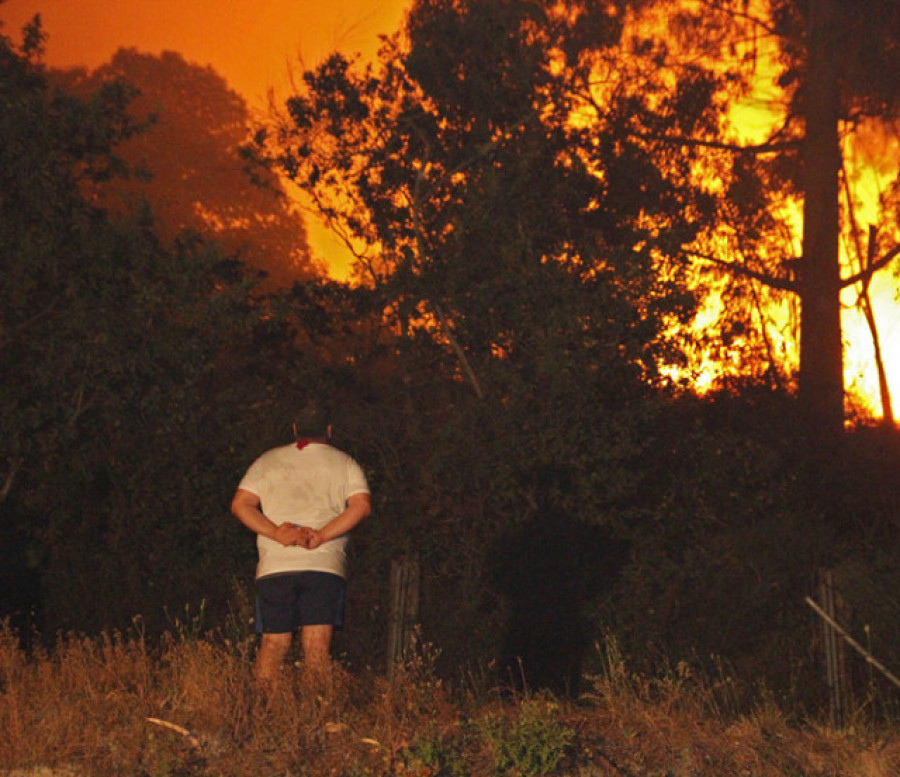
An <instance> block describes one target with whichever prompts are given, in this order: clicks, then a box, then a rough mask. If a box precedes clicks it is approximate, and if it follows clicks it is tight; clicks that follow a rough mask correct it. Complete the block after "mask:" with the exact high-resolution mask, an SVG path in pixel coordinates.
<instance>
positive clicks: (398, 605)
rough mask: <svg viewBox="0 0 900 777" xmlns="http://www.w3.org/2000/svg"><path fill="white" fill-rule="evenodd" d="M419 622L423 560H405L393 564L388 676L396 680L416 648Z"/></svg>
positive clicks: (398, 560) (414, 558) (414, 557)
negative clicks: (396, 671)
mask: <svg viewBox="0 0 900 777" xmlns="http://www.w3.org/2000/svg"><path fill="white" fill-rule="evenodd" d="M418 619H419V559H418V556H416V555H412V556H404V557H403V558H400V559H395V560H394V561H392V562H391V612H390V620H389V622H388V649H387V674H388V679H393V677H394V669H395V667H396V666H397V664H398V663H399V662H401V661H403V660H404V659H405V658H406V656H407V655H408V653H409V649H410V648H411V647H412V644H413V640H414V637H415V629H416V625H417V623H418Z"/></svg>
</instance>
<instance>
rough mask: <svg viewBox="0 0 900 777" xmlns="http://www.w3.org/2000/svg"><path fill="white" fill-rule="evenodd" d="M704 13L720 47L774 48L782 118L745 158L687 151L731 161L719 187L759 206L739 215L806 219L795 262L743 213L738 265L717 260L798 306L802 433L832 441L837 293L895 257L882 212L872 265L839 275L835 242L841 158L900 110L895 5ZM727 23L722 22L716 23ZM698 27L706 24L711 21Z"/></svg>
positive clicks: (838, 388) (768, 227)
mask: <svg viewBox="0 0 900 777" xmlns="http://www.w3.org/2000/svg"><path fill="white" fill-rule="evenodd" d="M748 9H749V10H748ZM708 11H713V12H715V13H713V14H711V15H712V17H713V18H714V19H717V20H718V21H717V22H713V26H715V25H716V24H720V23H721V24H722V25H724V28H725V30H726V33H725V34H723V33H722V27H720V28H719V33H720V36H721V37H719V38H717V40H720V41H722V42H723V43H724V44H726V45H730V46H735V45H740V44H739V43H736V41H737V42H739V41H741V40H744V41H747V40H751V41H759V40H770V39H772V38H775V39H776V40H777V41H778V49H779V52H780V63H779V65H780V68H779V72H778V74H777V79H778V83H779V85H780V87H781V88H782V89H783V90H784V91H783V94H784V97H785V102H784V106H783V116H782V120H781V122H780V123H779V124H778V126H777V127H776V128H775V130H774V131H773V133H772V134H771V136H770V137H769V138H768V139H767V140H765V141H763V142H761V143H758V144H755V145H754V146H752V147H747V146H741V145H737V144H736V145H729V143H728V141H727V139H724V138H718V139H716V138H712V139H710V138H707V139H705V140H704V139H703V138H693V139H690V140H689V141H687V142H692V143H695V142H701V143H703V142H708V143H709V146H710V147H714V148H716V149H717V150H718V151H721V150H723V149H730V151H731V152H733V154H734V156H733V157H732V158H733V162H732V172H731V174H730V175H726V176H724V181H725V182H726V186H727V189H726V191H727V196H728V197H731V196H732V195H733V194H734V193H736V192H737V193H740V192H741V191H743V192H747V191H751V190H753V191H754V198H753V199H752V200H750V201H749V202H745V205H744V207H745V208H747V205H748V204H749V203H752V205H750V208H751V209H753V210H755V211H757V212H760V211H762V212H765V211H768V213H769V214H776V213H779V212H780V213H785V212H786V211H787V210H788V207H787V204H788V203H790V202H797V201H799V203H800V207H801V208H802V220H803V226H802V236H801V250H800V255H799V256H794V255H790V254H788V255H786V254H785V250H786V249H785V248H782V249H781V250H778V249H777V248H775V246H776V245H777V242H778V241H777V233H778V232H782V233H784V232H789V231H790V230H789V229H786V228H785V225H784V221H783V220H781V219H778V218H776V219H772V218H769V219H768V223H765V221H761V220H760V219H759V218H756V217H751V218H747V215H748V212H747V210H745V211H744V213H743V216H744V218H743V220H742V221H741V222H740V223H737V222H735V221H734V220H732V219H729V220H728V226H729V227H733V228H735V230H736V232H737V235H738V236H737V237H736V241H737V243H739V244H741V245H740V249H739V251H738V252H737V255H743V257H744V258H742V259H739V260H737V261H730V260H726V259H723V258H722V257H721V256H719V257H718V258H716V259H714V261H715V262H716V263H717V264H719V266H724V267H728V269H730V270H731V271H733V272H734V273H736V275H737V276H739V277H742V278H745V279H752V280H755V281H759V282H762V283H764V284H766V285H768V286H769V287H771V288H773V289H776V290H780V291H782V292H787V293H789V294H794V295H796V296H797V298H798V299H799V301H800V308H801V312H800V315H801V319H800V368H799V376H798V378H799V396H800V398H801V400H802V403H801V406H802V407H803V408H804V412H805V413H806V415H807V420H808V425H807V429H808V431H810V432H813V433H819V432H823V433H825V434H826V435H827V436H830V437H834V436H835V435H836V434H839V433H840V431H841V430H842V429H843V423H844V384H843V355H842V352H843V342H842V334H841V299H840V295H841V291H842V289H844V288H847V287H849V286H852V285H854V284H855V283H859V282H863V283H867V282H868V280H869V279H871V277H872V275H873V274H874V273H875V272H877V271H878V270H880V269H881V268H883V267H885V266H887V265H888V264H889V263H890V262H891V261H892V260H893V259H894V258H895V257H896V255H897V254H898V253H900V244H898V242H897V241H898V235H897V231H896V225H894V224H891V223H890V221H889V218H888V214H887V213H886V212H883V214H882V218H883V219H888V220H887V221H885V222H884V223H882V224H879V225H878V229H877V238H878V244H877V246H876V245H875V243H873V244H872V246H871V249H866V251H865V253H864V254H863V252H860V253H861V254H862V255H863V256H867V257H868V262H866V263H864V266H863V267H862V269H860V271H859V272H850V273H845V274H843V275H842V264H841V258H840V251H839V247H840V241H841V239H842V238H844V239H848V240H850V239H852V238H851V237H850V235H851V233H852V231H853V229H855V228H856V227H854V226H853V225H852V224H851V221H852V218H853V213H854V202H853V198H852V194H851V187H850V186H849V181H847V180H846V176H847V166H846V164H845V161H844V159H845V157H844V149H845V148H846V147H847V146H848V144H849V143H851V142H852V140H853V136H854V133H856V132H857V131H858V129H859V128H860V127H862V126H863V125H864V124H865V123H866V122H870V121H878V122H882V121H890V120H892V119H893V118H894V117H895V116H896V113H897V110H898V107H900V106H898V103H897V101H896V98H895V95H896V84H897V81H898V79H900V71H898V69H897V68H896V67H895V66H894V58H893V57H892V56H891V55H890V53H889V52H890V50H891V48H892V47H894V46H896V43H897V41H898V40H900V13H898V9H897V6H896V4H895V3H892V2H881V0H876V1H875V2H873V3H869V4H867V5H866V10H865V12H864V13H861V12H860V8H859V6H858V5H857V4H855V3H851V2H844V0H810V2H808V3H801V2H793V1H792V0H773V2H770V3H768V4H765V5H763V4H757V5H755V6H754V5H750V6H748V4H747V3H733V4H725V5H724V6H723V5H721V4H710V3H701V4H700V12H701V13H705V12H708ZM722 12H724V16H722V15H718V16H717V15H716V14H721V13H722ZM751 12H755V13H756V15H753V14H752V13H751ZM694 24H695V25H700V24H703V25H709V24H710V21H709V15H708V16H707V18H706V19H705V21H704V22H700V21H695V22H694ZM745 51H749V53H751V54H752V55H753V56H752V57H751V60H750V61H751V62H753V63H758V62H759V61H760V60H759V59H757V55H759V54H760V49H758V48H756V46H755V45H754V46H751V47H750V48H748V49H745ZM749 74H750V75H751V76H754V75H756V74H755V73H754V72H751V73H749ZM671 139H672V140H675V141H676V142H678V141H677V139H675V138H671ZM682 140H684V139H682ZM895 175H896V172H895ZM842 176H844V178H845V186H843V187H842V186H841V185H840V181H841V178H842ZM889 188H890V187H889ZM842 191H843V192H845V193H846V195H847V196H845V197H844V198H842V196H841V194H842ZM734 204H736V203H732V204H731V205H730V206H729V207H731V208H732V209H733V207H734ZM761 228H762V229H761ZM767 236H768V237H767ZM773 236H776V239H775V240H774V241H773V240H772V237H773ZM766 243H768V245H767V246H766V247H765V248H763V247H762V246H764V244H766ZM787 250H789V249H787ZM767 257H768V258H767ZM861 259H862V256H861Z"/></svg>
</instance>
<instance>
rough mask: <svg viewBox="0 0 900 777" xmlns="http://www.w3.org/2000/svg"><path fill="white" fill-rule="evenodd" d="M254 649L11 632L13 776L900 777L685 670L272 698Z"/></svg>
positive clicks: (2, 766)
mask: <svg viewBox="0 0 900 777" xmlns="http://www.w3.org/2000/svg"><path fill="white" fill-rule="evenodd" d="M250 650H251V648H250V645H249V644H248V643H243V644H237V645H235V644H229V643H227V642H225V641H224V640H215V639H193V638H191V639H176V638H171V639H168V640H166V641H165V642H164V644H163V645H161V646H160V647H158V648H154V649H150V648H149V647H148V646H147V644H146V641H145V640H144V639H142V638H141V637H140V636H139V635H137V636H132V637H124V636H121V635H111V636H106V637H103V638H100V639H85V638H80V637H67V638H65V639H61V640H60V641H59V643H58V645H57V646H56V648H55V649H54V650H52V651H49V652H46V653H42V652H37V653H33V654H26V653H25V652H24V651H23V650H22V649H21V648H20V646H19V642H18V639H17V638H16V635H15V634H13V633H11V632H10V631H9V630H8V629H0V774H2V775H16V777H25V776H26V775H27V776H28V777H51V775H56V776H58V777H61V776H62V775H65V777H76V776H77V777H81V776H82V775H97V777H107V776H112V775H123V776H124V775H127V776H128V777H163V776H166V775H168V776H172V777H176V776H183V777H186V776H187V775H192V776H193V775H196V776H197V777H205V776H207V775H209V776H213V775H221V776H222V777H245V776H246V777H250V776H251V775H252V776H253V777H268V776H269V775H272V776H273V777H274V776H275V775H279V776H284V775H295V776H298V777H299V776H300V775H316V776H317V777H326V776H327V775H335V776H337V775H341V776H344V775H346V776H347V777H354V776H360V777H361V776H362V775H385V776H386V777H388V776H389V777H466V776H470V777H495V776H496V777H500V775H516V777H537V776H538V775H543V774H557V775H567V776H569V775H571V777H588V776H592V777H593V776H596V777H894V776H895V775H898V774H900V736H898V734H900V732H897V731H893V730H889V729H883V730H874V729H873V728H872V727H861V726H857V727H856V728H855V729H853V730H850V731H842V732H839V731H835V730H832V729H830V728H828V727H824V726H816V725H813V724H806V725H790V724H789V723H788V722H787V721H786V719H785V717H784V716H783V715H782V714H781V713H780V712H779V711H778V710H777V709H776V708H775V707H774V706H771V705H768V706H763V707H761V708H759V709H758V710H756V711H755V712H754V713H753V714H751V715H744V716H737V715H733V714H728V715H726V714H722V713H721V712H720V711H719V710H717V703H716V701H715V699H716V698H721V697H720V695H717V692H716V689H715V688H711V687H710V686H709V685H708V684H705V683H702V682H699V681H697V680H696V679H695V678H692V677H691V676H690V673H689V672H688V671H687V670H685V669H683V668H679V670H678V671H676V672H673V673H672V676H671V677H668V678H665V679H664V680H662V681H655V682H650V681H647V680H643V679H641V678H636V677H630V676H628V675H627V673H626V671H625V669H624V667H623V666H622V665H621V663H617V662H610V663H609V666H608V669H607V671H605V672H604V674H603V675H602V676H600V677H597V678H594V679H592V680H591V681H590V686H591V690H590V692H589V693H587V694H585V696H584V697H583V698H582V699H580V700H578V701H577V702H565V701H559V700H554V699H551V698H549V697H544V696H536V695H532V696H525V697H518V698H515V699H512V700H510V699H505V700H504V699H502V698H501V696H500V695H499V694H496V693H482V694H480V695H479V698H478V699H477V700H476V696H475V694H473V693H468V694H456V696H459V697H461V698H457V699H451V694H450V693H448V691H447V689H446V687H445V686H444V684H443V683H442V682H441V681H440V680H439V679H437V678H436V677H435V676H434V674H433V673H432V671H431V669H430V665H431V662H430V661H429V660H428V657H427V656H425V657H421V658H419V659H417V660H415V661H413V662H411V663H410V664H409V665H408V666H406V667H403V668H402V669H401V670H400V671H398V673H397V675H396V676H395V678H394V680H393V682H391V683H388V682H387V681H385V680H384V679H383V678H379V677H374V676H365V677H359V676H350V675H348V674H346V673H345V672H343V671H342V670H340V669H339V668H338V669H335V672H334V675H333V677H332V678H331V681H330V684H329V687H327V688H321V689H319V690H318V691H317V692H312V691H310V690H309V689H307V688H304V687H303V684H302V679H301V678H302V673H301V672H300V671H298V670H297V669H296V668H295V667H293V666H292V667H289V668H288V670H287V671H286V672H285V676H284V682H283V683H282V684H281V686H280V687H279V688H278V689H277V691H275V692H274V693H271V694H268V695H267V694H265V693H263V692H262V691H261V690H260V689H259V688H258V687H257V686H256V685H255V684H254V682H253V680H252V678H251V675H250V662H251V656H250V655H249V653H250Z"/></svg>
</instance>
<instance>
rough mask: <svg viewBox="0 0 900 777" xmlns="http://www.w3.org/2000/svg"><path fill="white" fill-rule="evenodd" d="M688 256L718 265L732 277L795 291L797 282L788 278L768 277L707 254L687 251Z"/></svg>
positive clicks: (773, 287) (757, 271)
mask: <svg viewBox="0 0 900 777" xmlns="http://www.w3.org/2000/svg"><path fill="white" fill-rule="evenodd" d="M688 254H689V255H691V256H695V257H696V258H698V259H702V260H703V261H705V262H710V263H712V264H715V265H718V266H719V267H723V268H725V269H726V270H728V272H730V273H733V274H734V275H740V276H743V277H745V278H753V279H754V280H757V281H759V282H760V283H763V284H765V285H766V286H768V287H769V288H772V289H780V290H781V291H790V292H796V291H797V282H796V281H795V280H792V279H790V278H778V277H776V276H774V275H769V274H768V273H764V272H761V271H759V270H752V269H750V268H749V267H745V266H744V265H742V264H740V263H738V262H728V261H726V260H724V259H719V258H718V257H715V256H710V255H709V254H701V253H698V252H697V251H688Z"/></svg>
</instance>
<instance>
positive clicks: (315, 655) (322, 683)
mask: <svg viewBox="0 0 900 777" xmlns="http://www.w3.org/2000/svg"><path fill="white" fill-rule="evenodd" d="M333 632H334V627H333V626H330V625H322V626H304V627H303V629H302V630H301V632H300V641H301V644H302V646H303V663H304V668H305V670H306V679H307V681H308V682H309V683H310V684H312V685H314V687H315V688H316V690H320V691H324V690H326V688H327V679H328V670H329V668H330V667H331V635H332V634H333Z"/></svg>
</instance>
